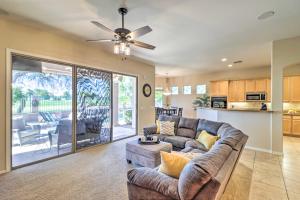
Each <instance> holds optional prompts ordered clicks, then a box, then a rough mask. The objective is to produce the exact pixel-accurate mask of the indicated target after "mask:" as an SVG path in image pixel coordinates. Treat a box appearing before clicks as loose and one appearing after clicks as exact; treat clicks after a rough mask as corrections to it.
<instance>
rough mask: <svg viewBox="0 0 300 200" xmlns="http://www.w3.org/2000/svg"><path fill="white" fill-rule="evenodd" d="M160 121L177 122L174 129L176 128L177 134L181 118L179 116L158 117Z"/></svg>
mask: <svg viewBox="0 0 300 200" xmlns="http://www.w3.org/2000/svg"><path fill="white" fill-rule="evenodd" d="M158 120H159V121H170V122H175V124H174V128H175V133H176V132H177V128H178V124H179V120H180V117H179V116H168V115H160V116H159V117H158Z"/></svg>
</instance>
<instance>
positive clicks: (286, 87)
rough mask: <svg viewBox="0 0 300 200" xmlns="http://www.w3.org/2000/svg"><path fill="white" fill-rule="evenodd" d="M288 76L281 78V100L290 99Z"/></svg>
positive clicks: (286, 100)
mask: <svg viewBox="0 0 300 200" xmlns="http://www.w3.org/2000/svg"><path fill="white" fill-rule="evenodd" d="M290 98H291V97H290V78H289V77H284V78H283V101H284V102H288V101H290Z"/></svg>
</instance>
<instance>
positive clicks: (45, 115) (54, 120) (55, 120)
mask: <svg viewBox="0 0 300 200" xmlns="http://www.w3.org/2000/svg"><path fill="white" fill-rule="evenodd" d="M39 114H40V115H41V116H42V118H43V120H44V121H45V122H49V123H58V121H59V119H58V118H57V117H56V116H55V115H54V114H53V113H50V112H39Z"/></svg>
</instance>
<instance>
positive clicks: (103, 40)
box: [86, 39, 115, 42]
mask: <svg viewBox="0 0 300 200" xmlns="http://www.w3.org/2000/svg"><path fill="white" fill-rule="evenodd" d="M86 41H87V42H113V41H115V40H110V39H99V40H86Z"/></svg>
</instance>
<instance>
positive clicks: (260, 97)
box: [246, 92, 267, 101]
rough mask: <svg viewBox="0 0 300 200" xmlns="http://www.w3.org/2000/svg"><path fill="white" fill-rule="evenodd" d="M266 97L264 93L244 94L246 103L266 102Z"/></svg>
mask: <svg viewBox="0 0 300 200" xmlns="http://www.w3.org/2000/svg"><path fill="white" fill-rule="evenodd" d="M266 100H267V95H266V93H265V92H255V93H246V101H266Z"/></svg>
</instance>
